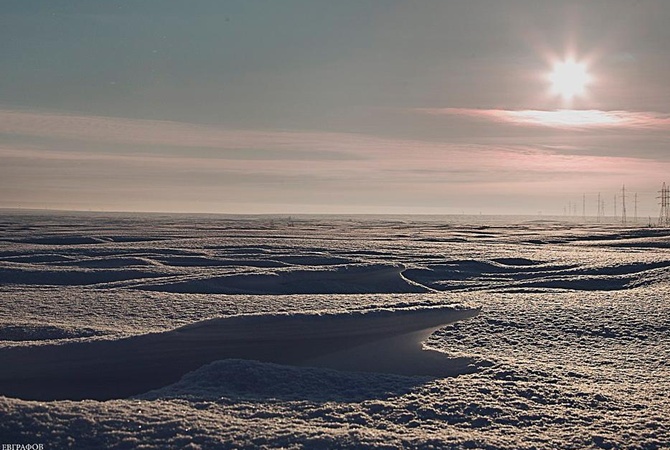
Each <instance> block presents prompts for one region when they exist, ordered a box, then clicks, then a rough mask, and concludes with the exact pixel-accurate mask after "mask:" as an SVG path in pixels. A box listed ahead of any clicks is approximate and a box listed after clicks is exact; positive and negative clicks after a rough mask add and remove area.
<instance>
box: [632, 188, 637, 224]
mask: <svg viewBox="0 0 670 450" xmlns="http://www.w3.org/2000/svg"><path fill="white" fill-rule="evenodd" d="M633 220H634V221H635V223H637V192H636V193H635V217H634V218H633Z"/></svg>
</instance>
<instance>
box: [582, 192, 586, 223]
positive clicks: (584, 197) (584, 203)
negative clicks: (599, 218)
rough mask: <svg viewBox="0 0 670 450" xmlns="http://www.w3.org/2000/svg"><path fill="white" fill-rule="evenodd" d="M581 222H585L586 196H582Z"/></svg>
mask: <svg viewBox="0 0 670 450" xmlns="http://www.w3.org/2000/svg"><path fill="white" fill-rule="evenodd" d="M582 221H584V222H586V194H582Z"/></svg>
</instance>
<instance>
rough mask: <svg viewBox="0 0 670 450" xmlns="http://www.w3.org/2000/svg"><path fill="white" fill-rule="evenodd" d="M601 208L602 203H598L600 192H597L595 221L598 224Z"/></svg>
mask: <svg viewBox="0 0 670 450" xmlns="http://www.w3.org/2000/svg"><path fill="white" fill-rule="evenodd" d="M602 207H603V205H602V202H601V201H600V192H598V204H597V205H596V209H597V210H598V211H597V212H596V220H597V221H598V223H600V218H601V214H600V212H601V210H602Z"/></svg>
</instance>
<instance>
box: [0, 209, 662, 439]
mask: <svg viewBox="0 0 670 450" xmlns="http://www.w3.org/2000/svg"><path fill="white" fill-rule="evenodd" d="M668 281H670V231H668V230H663V229H648V228H634V227H630V228H625V229H621V228H618V227H615V226H611V225H610V226H608V225H597V224H590V225H578V224H565V223H555V222H533V221H523V220H521V219H517V220H515V221H494V222H491V223H488V224H484V223H481V222H480V223H475V222H471V223H468V222H467V221H465V220H463V219H455V218H446V219H444V218H443V219H442V220H428V219H415V220H414V221H412V220H410V219H408V218H401V217H399V218H393V219H391V218H366V219H363V218H346V217H344V218H335V217H311V218H306V217H299V218H294V219H293V220H290V221H289V220H287V219H281V218H274V219H271V218H263V217H204V216H199V217H187V216H121V215H107V216H103V215H86V214H82V215H67V214H61V215H58V214H51V215H45V214H27V213H9V212H5V213H4V214H3V215H2V216H0V298H1V299H2V302H1V303H0V346H1V347H0V350H2V348H5V349H8V348H10V347H26V348H30V347H35V346H45V345H47V346H48V345H64V346H67V345H72V344H76V343H84V342H89V341H110V342H114V341H119V340H121V339H124V338H128V337H131V336H136V335H141V334H145V333H158V332H168V331H170V330H174V329H176V328H178V327H180V326H184V325H188V324H194V323H197V322H201V321H204V320H207V319H212V318H218V317H228V316H233V315H237V314H256V315H258V314H276V313H283V314H294V313H301V314H304V313H324V312H328V313H329V314H341V313H346V312H351V311H358V310H371V309H380V308H384V309H388V308H395V309H398V308H400V309H404V308H428V307H431V308H433V307H437V306H447V305H462V306H465V307H480V308H481V312H480V314H479V315H477V316H476V317H472V318H468V319H465V320H461V321H458V322H455V323H452V324H448V325H446V326H444V327H443V328H441V329H439V330H438V331H436V332H435V333H433V334H432V335H431V336H430V337H429V338H428V339H427V341H426V344H425V345H426V346H427V347H429V348H433V349H437V350H440V351H442V352H444V353H445V354H446V355H445V357H452V358H456V357H464V358H469V359H471V360H473V361H477V362H478V363H477V365H476V367H477V370H476V371H475V372H474V373H469V374H464V375H460V376H456V377H446V378H443V377H416V376H400V375H394V374H389V373H363V372H350V371H349V372H348V371H337V370H332V369H327V368H316V367H296V366H288V365H279V364H274V363H269V362H259V361H252V360H243V359H224V360H217V361H212V362H211V363H208V364H205V365H203V366H202V367H199V368H198V369H196V370H194V371H192V372H190V373H188V374H186V375H185V376H184V377H183V378H182V379H181V380H180V381H177V382H176V383H174V384H171V385H168V386H164V387H160V388H157V389H155V390H152V391H150V392H146V393H143V394H139V395H136V396H135V397H133V398H129V399H116V400H109V401H105V402H100V401H94V400H83V401H52V402H38V401H25V400H20V399H16V398H10V397H0V417H1V420H0V442H1V443H34V442H42V443H44V444H45V448H156V449H159V448H160V449H162V448H193V449H197V448H203V449H206V448H263V447H266V448H342V447H348V448H401V447H405V448H407V447H411V448H505V449H519V448H528V449H530V448H546V449H550V448H575V449H578V448H640V449H653V448H668V447H670V400H669V399H668V392H670V369H669V366H668V363H669V359H670V283H668ZM1 354H2V352H0V355H1ZM2 363H3V362H2V360H1V356H0V364H2ZM1 388H2V386H1V385H0V389H1ZM1 394H2V392H0V395H1Z"/></svg>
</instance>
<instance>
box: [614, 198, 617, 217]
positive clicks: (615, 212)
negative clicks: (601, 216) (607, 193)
mask: <svg viewBox="0 0 670 450" xmlns="http://www.w3.org/2000/svg"><path fill="white" fill-rule="evenodd" d="M616 201H617V199H616V194H614V219H615V220H616V218H617V215H616Z"/></svg>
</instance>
